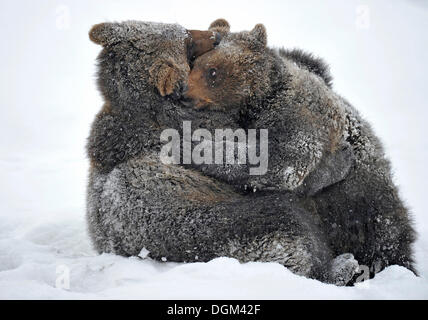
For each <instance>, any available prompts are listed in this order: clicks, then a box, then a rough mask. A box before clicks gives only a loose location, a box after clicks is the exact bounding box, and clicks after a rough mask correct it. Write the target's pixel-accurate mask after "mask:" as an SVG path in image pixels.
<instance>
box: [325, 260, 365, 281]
mask: <svg viewBox="0 0 428 320" xmlns="http://www.w3.org/2000/svg"><path fill="white" fill-rule="evenodd" d="M357 271H358V261H357V260H355V259H354V255H353V254H351V253H344V254H341V255H340V256H337V257H336V258H334V259H333V261H332V262H331V264H330V277H329V282H330V283H332V284H335V285H336V286H345V285H346V284H347V283H348V282H350V281H351V280H352V278H353V277H354V275H355V273H356V272H357Z"/></svg>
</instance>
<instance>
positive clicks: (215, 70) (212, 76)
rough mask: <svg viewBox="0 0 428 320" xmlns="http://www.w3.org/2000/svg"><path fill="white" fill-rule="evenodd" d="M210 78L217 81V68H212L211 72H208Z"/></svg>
mask: <svg viewBox="0 0 428 320" xmlns="http://www.w3.org/2000/svg"><path fill="white" fill-rule="evenodd" d="M208 76H209V77H210V78H211V79H215V77H216V76H217V69H216V68H211V69H210V70H208Z"/></svg>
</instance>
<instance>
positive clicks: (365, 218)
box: [185, 25, 415, 273]
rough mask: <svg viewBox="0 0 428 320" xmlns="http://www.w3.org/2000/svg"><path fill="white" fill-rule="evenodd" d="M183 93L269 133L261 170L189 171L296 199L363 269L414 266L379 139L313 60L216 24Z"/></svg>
mask: <svg viewBox="0 0 428 320" xmlns="http://www.w3.org/2000/svg"><path fill="white" fill-rule="evenodd" d="M213 69H215V77H212V76H210V70H213ZM211 73H212V72H211ZM185 96H186V99H187V101H188V102H187V103H188V104H189V101H191V102H192V105H193V106H194V107H195V108H197V109H199V110H202V111H201V112H204V111H203V110H217V111H218V112H222V113H225V114H231V115H235V114H240V117H239V118H238V120H237V121H238V122H239V123H241V124H242V125H243V126H244V127H245V128H257V129H262V128H264V129H269V169H268V172H267V174H265V175H261V176H254V175H253V176H251V175H249V170H248V167H246V166H242V165H241V166H212V165H211V166H195V167H197V168H199V169H203V170H204V172H205V173H206V174H208V175H210V176H212V177H215V178H216V179H220V180H222V181H226V182H227V183H229V184H232V185H236V186H238V187H241V188H247V187H250V189H251V190H261V191H264V192H268V191H269V192H270V191H272V192H273V191H288V192H292V193H293V194H296V195H298V196H299V197H300V199H301V202H302V203H303V206H304V207H305V208H306V212H311V214H312V215H314V216H316V217H317V219H319V220H320V221H321V229H322V230H323V233H324V234H325V236H326V237H327V238H328V246H329V248H331V250H332V253H333V255H340V254H343V253H352V254H353V255H354V256H355V258H356V259H357V260H358V262H359V263H360V264H361V265H366V266H368V267H369V268H370V270H371V272H372V273H375V272H378V271H380V270H381V269H383V268H384V267H386V266H388V265H392V264H398V265H401V266H405V267H407V268H409V269H411V270H413V271H414V270H415V269H414V266H413V259H412V248H411V246H412V243H413V242H414V239H415V231H414V229H413V227H412V223H411V219H410V217H409V213H408V210H407V209H406V207H405V206H404V204H403V202H402V201H401V199H400V197H399V194H398V190H397V187H396V186H395V185H394V183H393V181H392V174H391V168H390V164H389V161H388V159H387V158H386V157H385V155H384V151H383V147H382V145H381V142H380V141H379V139H378V138H377V137H376V136H375V134H374V133H373V130H372V129H371V127H370V125H369V124H368V123H367V122H366V121H365V120H363V119H362V118H361V116H360V115H359V114H358V112H357V111H356V110H355V109H354V108H353V107H352V106H351V105H350V104H349V103H348V102H347V101H346V100H344V99H343V98H342V97H340V96H339V95H338V94H336V93H335V92H334V91H333V90H332V89H331V76H330V75H329V73H328V68H327V67H326V65H325V64H324V63H323V62H322V61H321V60H319V59H314V58H313V57H312V56H311V55H309V54H305V53H303V52H302V51H284V50H276V49H271V48H269V47H267V46H266V31H265V28H264V27H263V25H257V26H256V27H255V28H254V29H253V30H252V31H250V32H239V33H230V32H228V30H227V29H226V30H225V29H224V28H223V38H222V41H221V43H220V45H219V46H218V47H216V48H215V49H214V50H212V51H209V52H207V53H205V54H204V55H202V56H200V57H199V58H198V59H196V61H195V63H194V68H193V69H192V71H191V73H190V75H189V90H188V91H187V92H186V94H185ZM238 110H239V111H238Z"/></svg>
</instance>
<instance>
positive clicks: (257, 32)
mask: <svg viewBox="0 0 428 320" xmlns="http://www.w3.org/2000/svg"><path fill="white" fill-rule="evenodd" d="M250 34H251V35H253V36H254V37H255V38H256V39H257V40H258V41H260V43H262V44H263V46H266V45H267V33H266V28H265V26H264V25H262V24H261V23H259V24H256V26H255V27H254V28H253V30H251V31H250Z"/></svg>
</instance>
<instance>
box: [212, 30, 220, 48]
mask: <svg viewBox="0 0 428 320" xmlns="http://www.w3.org/2000/svg"><path fill="white" fill-rule="evenodd" d="M214 37H215V40H214V47H216V46H218V45H219V44H220V41H221V34H220V33H218V32H214Z"/></svg>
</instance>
